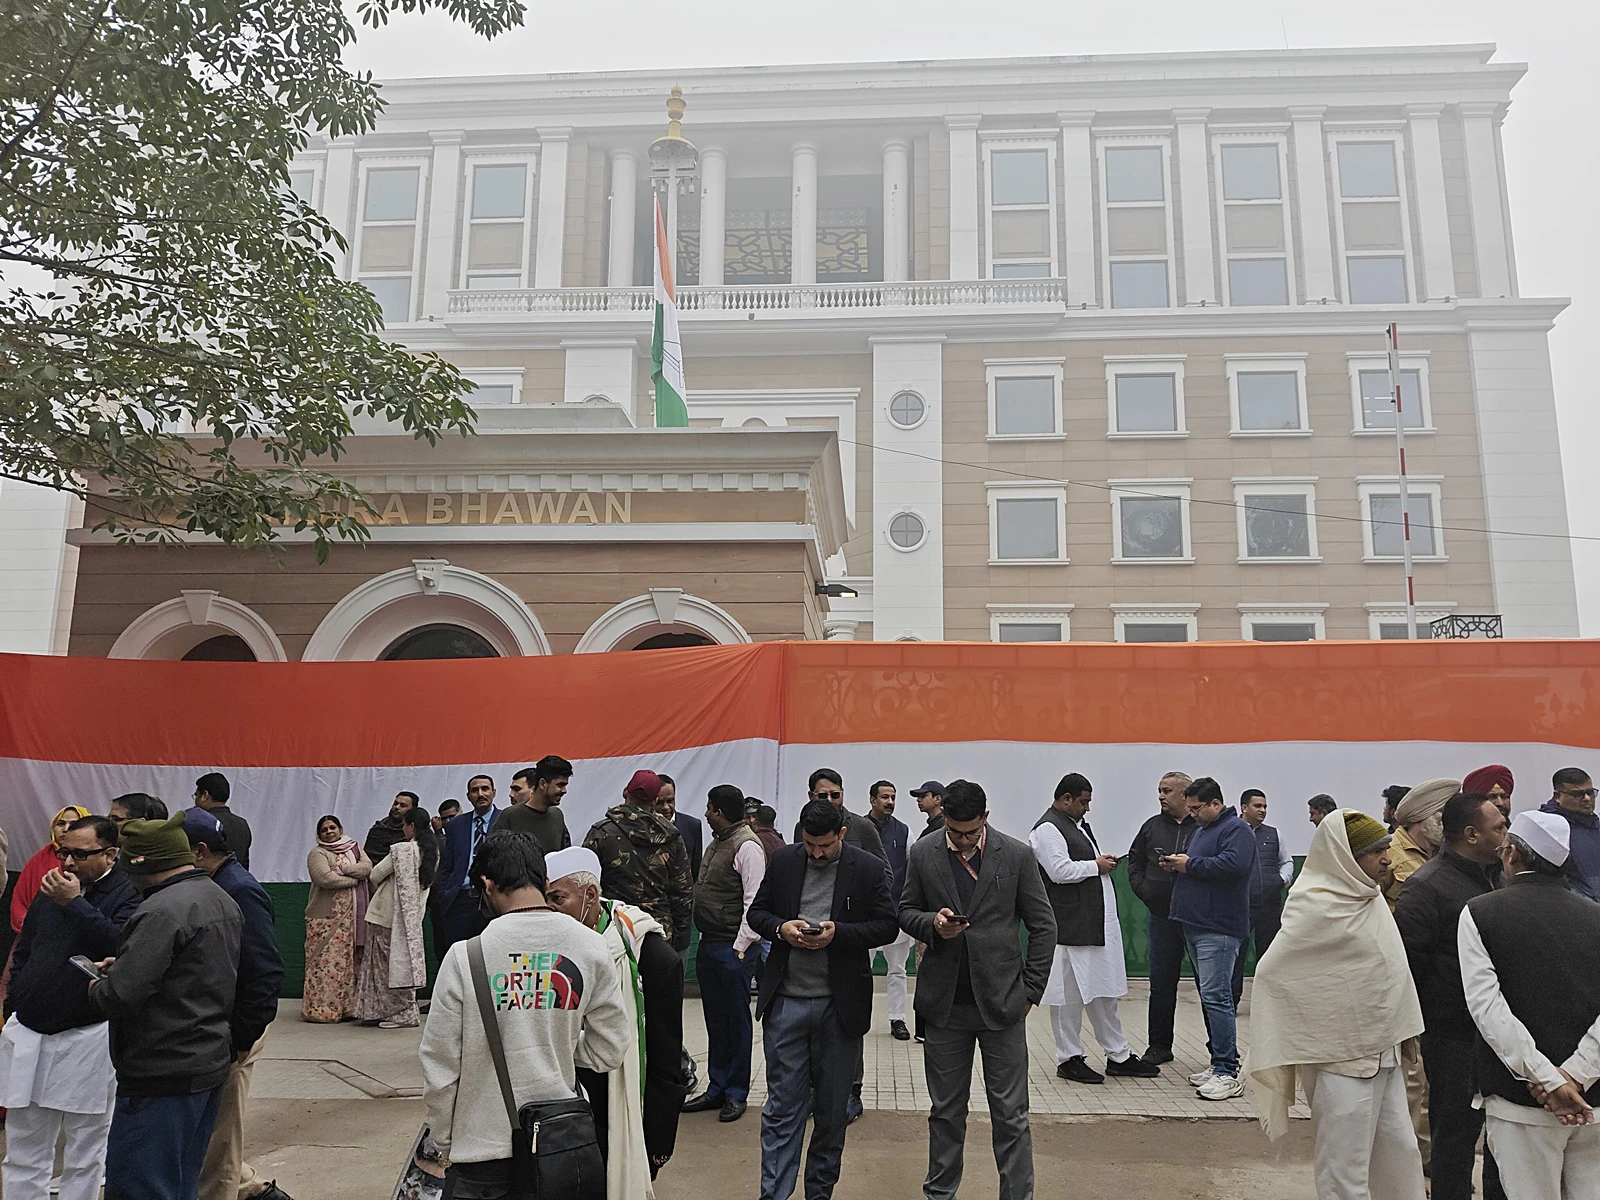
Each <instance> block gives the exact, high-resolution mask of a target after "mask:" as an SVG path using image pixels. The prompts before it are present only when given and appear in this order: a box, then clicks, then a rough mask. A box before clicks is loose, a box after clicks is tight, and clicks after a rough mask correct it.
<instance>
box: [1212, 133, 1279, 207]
mask: <svg viewBox="0 0 1600 1200" xmlns="http://www.w3.org/2000/svg"><path fill="white" fill-rule="evenodd" d="M1222 198H1223V199H1224V200H1281V199H1283V184H1282V182H1281V181H1280V179H1279V176H1278V146H1277V143H1276V142H1271V143H1268V144H1266V145H1244V146H1224V147H1223V148H1222Z"/></svg>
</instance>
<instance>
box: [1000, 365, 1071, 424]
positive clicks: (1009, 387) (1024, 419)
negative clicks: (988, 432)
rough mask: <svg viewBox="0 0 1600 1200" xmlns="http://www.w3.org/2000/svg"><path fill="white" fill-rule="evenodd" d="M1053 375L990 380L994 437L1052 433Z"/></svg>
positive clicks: (1053, 419) (1054, 394)
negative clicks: (992, 391)
mask: <svg viewBox="0 0 1600 1200" xmlns="http://www.w3.org/2000/svg"><path fill="white" fill-rule="evenodd" d="M1058 386H1059V378H1058V377H1056V376H1039V375H1032V376H1029V375H1022V376H1001V377H999V378H996V379H995V381H994V432H995V434H996V435H997V436H1000V437H1008V436H1019V435H1026V434H1052V433H1055V432H1056V388H1057V387H1058Z"/></svg>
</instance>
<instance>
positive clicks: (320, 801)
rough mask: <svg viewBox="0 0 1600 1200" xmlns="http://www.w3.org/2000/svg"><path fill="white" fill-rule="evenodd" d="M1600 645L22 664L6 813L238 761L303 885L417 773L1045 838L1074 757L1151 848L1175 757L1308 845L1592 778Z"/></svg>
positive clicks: (809, 647)
mask: <svg viewBox="0 0 1600 1200" xmlns="http://www.w3.org/2000/svg"><path fill="white" fill-rule="evenodd" d="M1597 709H1600V643H1597V642H1556V641H1548V642H1509V641H1505V642H1483V641H1475V642H1417V643H1401V642H1378V643H1370V642H1368V643H1360V642H1350V643H1331V642H1324V643H1302V644H1293V645H1289V644H1276V645H1267V644H1190V645H1156V646H1107V645H1062V646H1055V645H987V644H964V643H944V644H936V643H902V642H894V643H871V642H862V643H850V642H804V643H768V644H763V645H751V646H729V647H714V648H707V649H694V650H663V651H649V652H641V653H629V654H595V655H567V656H555V657H550V658H523V659H491V660H482V659H478V660H463V661H443V662H404V663H304V664H300V663H290V664H267V663H262V664H254V663H246V664H237V663H169V662H133V661H125V660H106V659H90V658H43V657H30V656H18V655H7V656H0V825H3V826H4V828H5V830H6V833H7V834H8V835H9V838H10V844H11V855H12V863H11V866H12V869H13V870H15V869H16V868H17V867H18V866H19V865H20V864H21V863H22V861H24V859H25V858H26V857H27V855H28V854H30V853H31V852H32V851H33V850H34V849H36V848H37V847H38V846H40V845H42V844H43V842H44V839H45V836H46V827H47V823H48V821H49V818H50V816H51V814H53V813H54V812H55V811H56V810H57V809H58V808H60V807H61V806H62V805H64V804H70V803H78V804H84V805H87V806H88V807H89V808H91V809H92V810H94V811H97V812H104V811H106V805H107V804H108V802H109V801H110V800H111V798H112V797H113V796H116V795H119V794H121V793H123V792H133V791H144V792H151V793H153V794H156V795H159V796H161V797H163V798H164V799H165V800H166V801H167V803H168V805H169V806H170V807H171V808H173V809H177V808H181V807H183V806H185V805H187V804H188V803H189V799H190V797H191V795H192V794H193V790H194V782H195V780H196V779H197V778H198V777H199V776H200V775H201V774H203V773H204V772H207V771H212V770H219V771H222V772H223V773H224V774H226V775H227V776H228V778H229V780H230V781H231V782H232V784H233V802H232V807H233V808H234V809H235V811H237V812H238V813H239V814H240V815H242V816H244V817H245V818H246V819H247V820H249V821H250V823H251V825H252V827H253V830H254V839H255V841H254V847H253V849H252V854H251V865H252V868H253V870H254V871H255V873H256V874H257V876H258V877H259V878H261V879H262V880H264V881H269V882H294V881H300V880H304V879H305V878H306V854H307V852H308V851H309V850H310V848H311V846H312V844H313V841H314V832H313V830H314V828H315V823H316V820H317V818H318V817H319V816H320V815H321V814H323V813H329V812H331V813H334V814H336V815H337V816H338V817H339V818H340V819H341V821H342V822H343V823H344V826H345V829H346V832H347V833H349V834H350V835H351V836H353V837H355V838H356V839H357V840H360V839H362V838H363V837H364V836H365V834H366V830H367V828H368V826H369V825H370V824H371V823H372V822H373V821H375V820H377V819H378V818H380V817H382V816H383V815H384V814H385V813H386V812H387V811H388V808H389V804H390V801H391V800H392V799H393V796H394V793H395V792H396V791H399V790H401V789H405V790H408V791H414V792H416V793H418V794H419V795H420V796H422V798H423V802H424V804H426V805H427V806H428V808H429V809H430V810H434V809H436V808H437V806H438V804H439V802H440V801H442V800H444V799H445V798H447V797H456V798H458V799H459V798H462V797H464V795H465V789H466V783H467V779H468V777H469V776H471V775H473V774H475V773H479V772H484V773H487V774H489V775H491V776H492V777H493V778H494V780H495V784H496V788H497V791H498V799H497V803H502V804H503V803H504V799H505V796H506V793H507V790H508V788H509V785H510V780H511V774H512V772H513V771H515V770H516V769H517V768H519V767H521V766H526V765H531V764H532V763H533V762H535V761H537V760H538V759H539V758H540V757H541V756H543V755H546V754H560V755H562V756H563V757H565V758H568V759H570V760H572V761H573V763H574V764H575V766H576V772H575V775H574V777H573V780H572V786H571V790H570V792H569V793H568V796H567V799H566V802H565V805H564V807H565V811H566V814H567V823H568V825H569V827H570V828H571V829H572V830H573V836H574V838H575V839H581V838H582V836H583V833H584V831H585V830H587V829H588V827H589V825H590V824H591V823H592V822H593V821H595V820H596V819H598V817H599V816H600V815H601V813H602V812H603V811H604V810H605V808H606V807H608V806H609V805H611V804H613V803H615V802H616V801H617V800H618V799H619V797H620V793H621V789H622V786H623V784H624V783H625V782H626V780H627V778H628V776H629V775H631V774H632V772H633V771H634V770H636V769H638V768H640V767H648V768H651V769H654V770H657V771H663V772H666V773H668V774H670V775H672V776H674V778H675V779H676V780H677V782H678V796H679V800H678V803H679V808H680V810H681V811H685V812H690V813H693V814H695V815H700V814H701V813H702V812H703V811H704V798H705V793H706V791H707V789H709V788H710V787H711V786H713V785H715V784H718V783H733V784H736V785H738V786H739V787H740V788H742V789H744V790H745V792H746V793H747V794H749V795H754V796H758V797H760V798H761V799H762V800H764V801H767V802H768V803H771V804H772V805H773V806H774V807H775V808H777V809H778V812H779V814H780V822H779V828H780V829H782V830H783V831H784V832H785V833H787V832H788V831H789V830H791V829H792V827H793V822H794V820H795V818H796V817H797V815H798V813H799V809H800V806H801V804H802V803H803V802H804V798H805V790H806V779H807V776H808V775H809V774H810V773H811V771H812V770H814V769H815V768H817V767H821V766H829V767H833V768H834V769H836V770H838V771H839V772H840V773H841V774H842V775H843V776H844V779H845V795H846V803H847V804H848V805H849V806H850V807H851V808H852V809H853V810H854V811H856V812H865V810H866V807H867V789H868V786H869V785H870V784H871V783H872V782H873V781H874V780H877V779H887V780H890V781H891V782H893V783H894V784H896V785H897V787H898V788H899V791H900V797H901V798H900V809H899V815H900V817H901V819H903V820H905V821H906V823H907V824H908V825H910V826H912V828H913V830H918V829H920V827H921V818H920V817H919V815H918V814H917V812H916V810H915V807H914V805H913V802H912V801H911V799H910V797H909V795H908V792H909V791H910V789H911V788H912V787H914V786H916V785H917V784H919V783H921V782H922V781H924V780H928V779H937V780H939V781H941V782H949V781H950V780H951V779H954V778H958V777H961V778H967V779H972V780H976V781H977V782H979V783H981V784H982V785H983V786H984V788H985V789H986V791H987V793H988V795H989V799H990V810H991V813H992V819H993V821H994V823H995V824H996V825H997V826H999V827H1000V828H1002V829H1004V830H1006V831H1008V832H1010V833H1013V834H1016V835H1018V836H1025V835H1026V833H1027V831H1028V829H1029V828H1030V827H1031V826H1032V825H1033V823H1034V821H1035V820H1036V819H1037V818H1038V816H1039V814H1040V813H1041V812H1043V811H1044V809H1045V807H1046V806H1047V805H1048V804H1049V803H1050V799H1051V793H1052V791H1053V788H1054V785H1055V783H1056V781H1057V780H1058V779H1059V778H1060V777H1061V776H1062V775H1063V774H1065V773H1066V772H1068V771H1078V772H1081V773H1082V774H1084V775H1087V776H1088V778H1089V779H1090V781H1091V782H1092V783H1093V785H1094V789H1095V800H1094V806H1093V808H1092V809H1091V811H1090V821H1091V822H1092V824H1093V825H1094V828H1095V831H1096V834H1097V836H1098V838H1099V840H1100V843H1101V845H1102V846H1105V847H1107V848H1108V849H1115V850H1125V849H1126V847H1127V846H1128V844H1129V843H1130V842H1131V840H1132V838H1133V835H1134V833H1135V831H1136V830H1137V829H1138V827H1139V825H1140V824H1141V823H1142V822H1143V821H1144V820H1145V818H1146V817H1148V816H1149V815H1150V814H1152V813H1153V812H1154V811H1155V786H1156V781H1157V779H1158V777H1159V776H1160V775H1162V774H1163V773H1164V772H1167V771H1174V770H1178V771H1184V772H1187V773H1188V774H1190V775H1192V776H1201V775H1211V776H1213V777H1215V778H1216V779H1217V780H1218V781H1219V782H1220V783H1221V784H1222V786H1223V788H1224V790H1225V792H1226V793H1227V794H1228V797H1229V799H1230V801H1233V800H1236V799H1237V796H1238V794H1239V792H1241V791H1242V790H1243V789H1244V788H1246V787H1257V788H1261V789H1262V790H1264V791H1265V792H1266V793H1267V795H1268V797H1269V804H1270V811H1269V816H1268V820H1269V822H1270V823H1272V824H1274V825H1276V826H1277V827H1278V828H1279V829H1280V830H1281V831H1282V833H1283V835H1284V838H1285V841H1286V843H1287V845H1288V846H1289V848H1290V849H1291V850H1293V851H1295V852H1296V853H1303V852H1304V850H1305V848H1306V846H1307V844H1308V843H1309V840H1310V832H1311V828H1310V825H1309V824H1308V823H1307V820H1306V810H1305V801H1306V799H1307V798H1308V797H1310V796H1312V795H1314V794H1316V793H1318V792H1329V793H1331V794H1332V795H1333V796H1334V797H1335V798H1337V799H1338V800H1339V801H1340V803H1341V804H1345V805H1348V806H1351V807H1359V808H1364V809H1366V810H1367V811H1369V812H1373V813H1377V812H1378V811H1379V810H1380V807H1381V800H1380V798H1379V793H1380V792H1381V790H1382V789H1383V788H1384V787H1385V786H1387V785H1388V784H1391V783H1405V784H1411V783H1416V782H1419V781H1420V780H1423V779H1428V778H1434V777H1438V776H1449V777H1453V778H1460V777H1461V776H1462V775H1464V774H1465V773H1466V772H1467V771H1469V770H1471V769H1473V768H1474V767H1478V766H1482V765H1484V764H1486V763H1490V762H1501V763H1505V764H1507V765H1508V766H1510V767H1511V768H1512V770H1513V771H1514V772H1515V773H1516V775H1517V779H1518V785H1519V786H1518V789H1517V794H1516V802H1517V807H1518V808H1519V809H1520V808H1523V807H1530V806H1532V805H1535V804H1538V803H1540V802H1542V801H1543V800H1545V799H1546V798H1547V797H1548V795H1549V792H1548V789H1547V788H1546V786H1545V785H1546V784H1547V782H1548V780H1549V778H1550V774H1551V772H1552V771H1554V770H1555V769H1556V768H1558V767H1562V766H1569V765H1577V766H1581V767H1583V768H1584V769H1585V770H1589V771H1591V772H1594V771H1595V770H1596V769H1597V767H1600V764H1597V763H1596V762H1595V758H1596V756H1595V753H1594V752H1595V749H1596V747H1597V746H1600V711H1597Z"/></svg>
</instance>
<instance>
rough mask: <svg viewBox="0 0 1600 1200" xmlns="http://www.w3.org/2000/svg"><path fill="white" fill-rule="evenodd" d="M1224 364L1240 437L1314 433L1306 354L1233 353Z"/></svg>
mask: <svg viewBox="0 0 1600 1200" xmlns="http://www.w3.org/2000/svg"><path fill="white" fill-rule="evenodd" d="M1224 365H1225V369H1226V371H1227V374H1228V399H1229V403H1230V406H1231V408H1232V415H1233V433H1234V434H1235V435H1236V436H1252V437H1270V436H1274V435H1276V436H1280V437H1281V436H1283V435H1286V434H1295V435H1302V436H1303V435H1306V434H1309V433H1310V432H1311V426H1310V421H1309V418H1308V415H1307V412H1306V356H1305V355H1303V354H1299V355H1273V356H1270V357H1269V356H1267V355H1261V354H1229V355H1226V356H1225V359H1224Z"/></svg>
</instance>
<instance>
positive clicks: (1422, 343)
mask: <svg viewBox="0 0 1600 1200" xmlns="http://www.w3.org/2000/svg"><path fill="white" fill-rule="evenodd" d="M1373 341H1375V339H1370V340H1367V341H1361V342H1356V341H1353V340H1350V339H1345V338H1337V337H1318V338H1300V337H1296V338H1266V337H1262V338H1251V339H1234V340H1230V341H1228V342H1226V343H1224V342H1222V341H1218V340H1214V339H1193V340H1187V341H1185V340H1177V339H1151V340H1148V341H1143V342H1138V343H1130V342H1126V341H1122V342H1114V343H1112V342H1065V343H1038V342H1029V343H1021V344H995V343H989V344H984V345H970V344H953V343H952V344H947V345H946V346H945V357H944V364H945V378H944V409H945V411H944V433H945V447H946V455H947V457H948V458H952V459H960V460H964V461H966V462H972V463H977V464H980V465H979V466H978V467H976V468H971V467H963V466H957V465H954V464H951V463H947V465H946V467H945V474H944V504H945V509H944V520H945V546H944V555H945V633H946V636H947V637H949V638H951V639H974V640H978V641H987V640H988V639H989V636H990V633H989V616H988V612H987V610H986V609H985V605H986V604H991V603H994V604H1025V603H1044V604H1062V603H1071V604H1074V605H1076V607H1075V609H1074V610H1073V612H1072V637H1073V640H1074V641H1098V640H1106V641H1109V640H1111V638H1112V636H1113V620H1112V612H1111V607H1110V606H1111V605H1112V604H1114V603H1115V604H1141V603H1143V604H1183V603H1189V604H1193V603H1198V604H1200V605H1202V608H1201V609H1200V613H1199V634H1200V637H1201V638H1202V639H1225V638H1237V637H1238V636H1239V612H1238V609H1237V605H1239V604H1240V603H1283V604H1285V605H1292V604H1295V603H1301V602H1316V603H1327V604H1328V605H1329V606H1330V607H1329V608H1328V610H1327V612H1326V618H1325V619H1326V625H1327V633H1328V636H1329V637H1330V638H1337V637H1366V636H1367V635H1368V624H1367V614H1366V610H1365V608H1364V607H1363V606H1364V605H1365V604H1367V603H1368V602H1392V601H1394V600H1396V599H1397V598H1398V597H1400V596H1401V595H1402V585H1401V569H1400V567H1399V565H1398V564H1393V565H1391V564H1388V563H1384V564H1368V563H1363V562H1362V561H1361V557H1362V529H1361V525H1360V523H1359V520H1358V519H1356V518H1358V517H1359V514H1360V507H1359V503H1358V499H1357V485H1356V482H1355V480H1356V477H1357V476H1364V475H1382V476H1392V475H1393V474H1394V473H1395V459H1394V445H1393V442H1392V440H1390V439H1387V438H1382V437H1370V436H1369V437H1359V436H1352V433H1351V429H1352V427H1353V424H1354V417H1353V413H1352V406H1351V400H1350V383H1349V373H1348V369H1347V362H1346V359H1345V353H1346V351H1350V350H1359V351H1366V350H1370V349H1372V342H1373ZM1407 348H1408V349H1412V350H1427V351H1429V352H1430V357H1429V374H1430V391H1431V396H1432V403H1433V416H1434V423H1435V425H1436V426H1437V428H1438V432H1437V433H1434V434H1428V435H1416V436H1414V437H1412V438H1411V439H1410V440H1409V441H1408V451H1409V457H1410V463H1411V471H1412V473H1413V474H1414V475H1442V476H1443V477H1444V484H1443V510H1442V511H1443V522H1442V523H1443V524H1445V525H1446V526H1451V527H1453V528H1449V529H1447V530H1446V531H1445V533H1444V534H1443V538H1444V544H1445V549H1446V551H1447V553H1448V556H1449V557H1448V561H1446V562H1443V563H1419V564H1418V565H1417V567H1416V574H1417V581H1418V582H1417V594H1418V598H1419V600H1420V601H1422V602H1427V601H1455V602H1456V605H1457V610H1456V611H1458V612H1492V611H1494V609H1493V595H1492V590H1491V586H1490V577H1489V565H1488V545H1487V539H1486V538H1485V536H1484V535H1483V534H1481V533H1475V532H1467V531H1466V530H1473V529H1482V528H1483V526H1484V505H1483V494H1482V492H1483V489H1482V483H1481V477H1480V474H1479V466H1478V447H1477V435H1476V432H1475V425H1474V419H1473V400H1472V391H1471V381H1470V376H1469V372H1468V363H1467V357H1466V346H1465V341H1464V339H1462V338H1459V337H1435V338H1422V337H1418V338H1415V339H1409V340H1408V342H1407ZM1228 352H1231V353H1245V352H1258V353H1260V352H1268V353H1271V352H1282V353H1307V354H1309V356H1310V357H1309V359H1308V360H1307V364H1306V365H1307V398H1308V405H1309V412H1310V423H1311V428H1312V430H1313V431H1314V436H1312V437H1309V438H1306V437H1285V438H1240V437H1230V436H1229V428H1230V416H1229V404H1228V383H1227V376H1226V374H1225V370H1224V362H1223V355H1224V353H1228ZM1168 353H1172V354H1185V355H1187V356H1188V357H1187V359H1186V361H1185V364H1184V373H1185V385H1184V390H1185V396H1186V408H1187V425H1188V429H1189V436H1188V437H1187V438H1185V439H1182V440H1156V439H1134V440H1120V439H1119V440H1109V439H1108V438H1107V437H1106V432H1107V403H1106V380H1105V364H1104V356H1105V355H1108V354H1112V355H1124V354H1168ZM1049 355H1062V356H1064V357H1065V358H1066V364H1065V374H1064V402H1063V413H1064V428H1065V433H1066V438H1065V440H1064V441H1053V442H1052V441H1028V442H991V441H988V440H987V431H988V409H987V392H986V383H985V373H984V359H985V358H1003V357H1022V356H1028V357H1034V356H1049ZM1007 471H1009V472H1016V473H1020V474H1023V475H1030V476H1038V477H1041V478H1042V479H1046V480H1048V479H1057V478H1065V479H1067V480H1069V481H1072V483H1071V484H1070V485H1069V487H1068V491H1067V554H1068V557H1069V558H1070V559H1071V562H1070V565H1067V566H998V567H992V566H990V565H989V563H988V556H989V526H988V508H987V494H986V491H985V488H984V486H983V485H984V483H985V481H986V480H1002V479H1010V478H1015V475H1008V474H1006V472H1007ZM1259 476H1298V477H1305V476H1315V477H1317V479H1318V483H1317V490H1316V504H1317V514H1318V519H1317V540H1318V543H1319V551H1320V554H1321V558H1322V562H1321V563H1320V564H1304V565H1302V564H1293V565H1280V564H1267V563H1240V562H1239V561H1238V557H1239V552H1238V535H1237V520H1236V510H1235V509H1234V508H1233V507H1232V504H1233V499H1234V492H1233V483H1232V480H1233V479H1234V478H1235V477H1259ZM1170 478H1193V480H1194V483H1193V486H1192V489H1191V493H1190V494H1191V498H1192V499H1191V509H1190V512H1191V528H1192V545H1193V551H1192V552H1193V554H1194V557H1195V560H1196V561H1195V563H1194V564H1193V565H1172V566H1168V565H1154V564H1151V565H1136V566H1122V565H1113V564H1112V563H1111V561H1110V560H1111V557H1112V532H1113V530H1112V510H1111V501H1110V497H1109V495H1108V493H1107V492H1106V491H1105V490H1104V488H1105V484H1106V481H1107V480H1108V479H1170ZM1211 502H1215V503H1211ZM1341 517H1342V518H1350V519H1347V520H1341V519H1337V518H1341Z"/></svg>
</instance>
